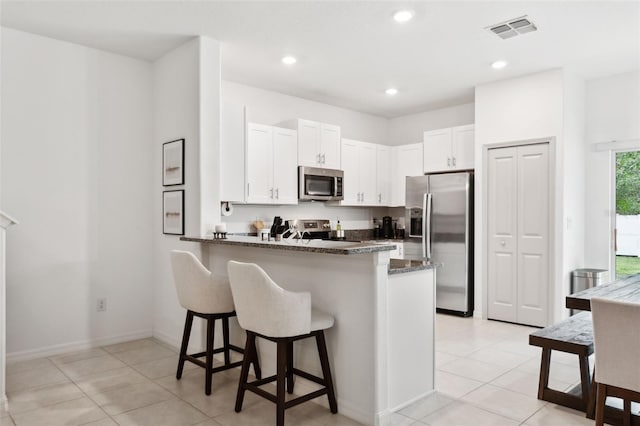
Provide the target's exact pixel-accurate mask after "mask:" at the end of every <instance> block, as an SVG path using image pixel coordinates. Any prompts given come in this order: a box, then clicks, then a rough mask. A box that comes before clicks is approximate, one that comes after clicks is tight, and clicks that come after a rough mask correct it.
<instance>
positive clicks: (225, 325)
mask: <svg viewBox="0 0 640 426" xmlns="http://www.w3.org/2000/svg"><path fill="white" fill-rule="evenodd" d="M222 340H223V344H222V345H223V348H224V365H229V364H230V363H231V355H230V353H229V352H230V351H229V317H224V318H222Z"/></svg>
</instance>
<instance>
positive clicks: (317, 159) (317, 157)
mask: <svg viewBox="0 0 640 426" xmlns="http://www.w3.org/2000/svg"><path fill="white" fill-rule="evenodd" d="M321 159H322V157H321V156H320V154H318V155H316V163H317V164H322V161H320V160H321Z"/></svg>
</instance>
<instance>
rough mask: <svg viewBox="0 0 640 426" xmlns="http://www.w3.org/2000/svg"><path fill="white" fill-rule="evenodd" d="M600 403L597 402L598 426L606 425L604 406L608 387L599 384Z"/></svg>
mask: <svg viewBox="0 0 640 426" xmlns="http://www.w3.org/2000/svg"><path fill="white" fill-rule="evenodd" d="M597 393H598V401H597V402H596V426H603V425H604V406H605V402H606V400H607V385H604V384H602V383H598V390H597Z"/></svg>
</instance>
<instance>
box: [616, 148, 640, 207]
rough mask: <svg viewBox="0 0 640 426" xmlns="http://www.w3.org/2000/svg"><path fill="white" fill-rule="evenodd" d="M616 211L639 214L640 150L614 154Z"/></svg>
mask: <svg viewBox="0 0 640 426" xmlns="http://www.w3.org/2000/svg"><path fill="white" fill-rule="evenodd" d="M616 213H618V214H622V215H636V214H640V151H632V152H620V153H618V154H617V155H616Z"/></svg>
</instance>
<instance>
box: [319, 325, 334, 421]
mask: <svg viewBox="0 0 640 426" xmlns="http://www.w3.org/2000/svg"><path fill="white" fill-rule="evenodd" d="M315 335H316V343H317V344H318V354H319V355H320V365H321V366H322V376H323V379H324V385H325V386H326V388H327V398H328V399H329V408H330V409H331V412H332V413H333V414H335V413H337V412H338V403H337V402H336V394H335V392H334V390H333V379H332V378H331V368H330V367H329V355H328V353H327V342H326V341H325V339H324V331H323V330H320V331H316V332H315Z"/></svg>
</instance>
